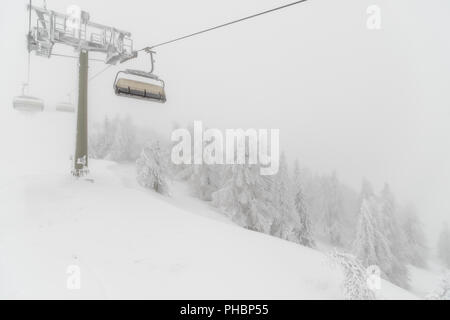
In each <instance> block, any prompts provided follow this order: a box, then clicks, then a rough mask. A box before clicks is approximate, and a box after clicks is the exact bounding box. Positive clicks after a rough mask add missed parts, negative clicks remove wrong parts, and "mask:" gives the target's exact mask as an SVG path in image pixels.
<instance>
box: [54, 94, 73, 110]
mask: <svg viewBox="0 0 450 320" xmlns="http://www.w3.org/2000/svg"><path fill="white" fill-rule="evenodd" d="M70 100H71V99H70V95H69V99H68V101H67V102H64V101H63V102H60V103H58V104H57V105H56V111H60V112H69V113H74V112H75V107H74V106H73V104H72V103H71V102H70Z"/></svg>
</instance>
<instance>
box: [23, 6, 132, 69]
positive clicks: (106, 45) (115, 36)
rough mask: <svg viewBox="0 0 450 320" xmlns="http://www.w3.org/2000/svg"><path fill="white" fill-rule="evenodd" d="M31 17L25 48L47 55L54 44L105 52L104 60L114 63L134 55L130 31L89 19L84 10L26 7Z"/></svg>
mask: <svg viewBox="0 0 450 320" xmlns="http://www.w3.org/2000/svg"><path fill="white" fill-rule="evenodd" d="M28 9H31V11H32V12H34V13H35V19H34V21H33V22H32V27H31V30H30V33H29V35H28V50H29V51H35V52H36V54H37V55H40V56H45V57H50V56H51V55H52V50H53V47H54V45H55V44H64V45H68V46H71V47H73V48H74V49H75V50H76V51H77V52H80V51H81V50H84V51H93V52H100V53H104V54H106V59H105V63H107V64H117V63H118V62H123V61H126V60H129V59H132V58H135V57H136V53H135V52H134V51H133V40H132V39H131V33H130V32H127V31H123V30H120V29H117V28H114V27H110V26H106V25H102V24H99V23H95V22H92V21H90V16H89V14H88V13H87V12H85V11H81V10H80V12H79V14H78V15H76V16H72V15H69V14H64V13H58V12H56V11H52V10H48V9H46V8H40V7H36V6H28Z"/></svg>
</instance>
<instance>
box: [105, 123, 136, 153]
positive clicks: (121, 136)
mask: <svg viewBox="0 0 450 320" xmlns="http://www.w3.org/2000/svg"><path fill="white" fill-rule="evenodd" d="M115 129H116V130H115V132H114V141H113V143H112V145H111V146H110V151H109V155H108V158H109V159H111V160H114V161H118V162H124V161H134V160H136V158H137V157H138V155H139V151H138V146H137V143H136V138H137V137H136V128H135V127H134V125H133V122H132V120H131V118H130V116H127V117H125V118H124V119H121V118H119V119H118V121H117V123H116V128H115Z"/></svg>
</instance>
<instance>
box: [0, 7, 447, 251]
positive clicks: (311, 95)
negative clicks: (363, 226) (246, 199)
mask: <svg viewBox="0 0 450 320" xmlns="http://www.w3.org/2000/svg"><path fill="white" fill-rule="evenodd" d="M286 2H288V1H287V0H284V1H281V0H258V1H256V0H251V1H250V0H249V1H245V2H243V1H238V0H229V1H218V0H192V1H175V0H164V1H163V0H153V1H143V0H129V1H126V3H125V5H124V2H116V1H106V0H95V1H92V0H91V1H87V0H70V1H66V0H60V1H55V0H49V1H47V6H48V7H49V8H51V9H53V10H55V11H63V12H64V11H65V10H66V8H67V7H68V6H69V5H71V4H76V5H79V6H80V7H81V8H82V9H83V10H86V11H88V12H89V13H90V16H91V20H92V21H95V22H99V23H103V24H107V25H113V26H115V27H117V28H120V29H124V30H127V31H130V32H131V33H132V35H133V39H134V46H135V49H138V48H142V47H144V46H148V45H153V44H156V43H159V42H162V41H166V40H169V39H172V38H175V37H178V36H181V35H184V34H187V33H191V32H195V31H198V30H199V29H203V28H206V27H210V26H214V25H217V24H220V23H223V22H227V21H229V20H233V19H236V18H240V17H242V16H246V15H249V14H253V13H255V12H258V11H262V10H266V9H269V8H272V7H274V6H277V5H280V4H284V3H286ZM34 4H35V5H39V6H40V5H41V4H42V3H41V2H40V1H34ZM371 4H377V5H378V6H380V8H381V14H382V15H381V17H382V22H381V23H382V29H381V30H369V29H367V27H366V20H367V14H366V9H367V7H368V6H369V5H371ZM123 5H124V6H123ZM2 7H3V8H2V11H1V12H0V26H1V31H2V42H1V53H0V54H1V67H2V69H1V70H2V76H0V85H1V87H2V90H1V97H0V98H1V105H2V112H1V118H2V124H3V125H2V128H3V129H6V128H8V125H13V124H8V114H9V113H10V112H12V107H11V100H12V97H13V96H14V95H18V94H19V93H20V89H21V83H22V82H23V81H25V79H26V46H25V34H26V31H27V13H26V10H25V8H26V1H17V0H16V1H12V0H6V1H3V2H2ZM449 13H450V3H449V2H448V1H446V0H431V1H419V0H396V1H387V0H377V1H366V0H359V1H356V0H341V1H333V0H309V1H308V2H306V3H304V4H301V5H298V6H295V7H292V8H290V9H287V10H283V11H279V12H276V13H273V14H271V15H267V16H263V17H259V18H256V19H254V20H250V21H246V22H243V23H241V24H237V25H234V26H230V27H228V28H224V29H220V30H216V31H213V32H210V33H207V34H204V35H200V36H198V37H195V38H190V39H187V40H184V41H180V42H177V43H173V44H170V45H167V46H164V47H161V48H158V49H157V55H156V70H155V73H156V74H158V75H160V76H161V77H162V78H163V79H164V80H165V81H166V88H167V91H166V92H167V96H168V102H167V103H166V104H164V105H161V104H151V103H148V102H142V101H132V100H126V99H124V98H119V97H116V96H115V95H114V94H113V90H112V84H113V79H114V76H115V73H116V72H117V71H118V70H120V68H125V67H126V68H129V67H134V68H142V69H148V68H149V65H148V64H147V62H148V58H147V57H145V56H143V55H140V56H139V58H138V59H136V60H134V61H130V62H127V63H126V66H125V65H124V66H116V67H112V68H110V69H108V70H107V71H106V72H104V73H103V74H102V75H101V76H99V77H97V78H96V79H95V80H93V81H92V82H91V83H90V84H89V108H90V109H89V115H90V121H92V122H95V121H101V120H102V119H103V117H104V116H105V115H108V116H114V115H116V114H130V115H131V117H132V118H133V120H134V121H135V122H136V123H137V124H139V125H141V126H146V127H149V128H153V129H155V130H157V131H160V132H161V133H163V134H166V135H167V137H168V138H169V137H170V135H169V134H170V131H171V128H172V124H173V123H174V122H177V123H179V124H181V125H185V124H188V123H192V122H193V121H194V120H200V121H202V122H203V123H204V124H206V125H208V126H210V127H217V128H223V129H224V128H244V129H245V128H267V129H271V128H277V129H280V137H281V144H282V149H283V150H285V151H286V153H287V155H288V157H289V158H290V159H291V160H293V159H294V158H296V157H298V158H299V159H300V161H301V163H302V165H304V166H307V167H310V168H312V169H313V170H314V171H316V172H318V173H326V172H329V171H332V170H336V171H337V172H338V175H339V178H340V179H341V180H342V181H343V182H345V183H348V184H350V185H351V186H353V187H354V188H356V189H359V186H360V183H361V179H362V178H363V177H366V178H367V179H369V180H370V181H372V182H373V183H374V185H375V187H376V188H377V189H380V188H381V187H382V184H383V183H384V182H388V183H389V184H390V185H391V187H392V189H393V190H394V192H395V194H396V195H397V197H398V199H399V201H400V202H402V203H409V202H411V203H413V204H414V205H415V206H416V208H417V210H418V212H419V213H420V215H421V218H422V220H423V221H424V222H425V224H426V227H427V230H428V234H429V235H430V246H432V247H434V244H435V243H434V234H436V233H437V232H438V231H439V230H440V225H441V224H442V222H443V220H447V221H448V220H449V219H448V217H449V213H450V196H449V190H450V148H449V138H450V126H449V123H450V90H449V89H448V86H449V83H450V81H449V80H450V79H449V78H450V61H449V59H448V57H450V43H449V41H448V30H450V22H449V21H448V15H449ZM55 52H58V53H65V54H72V55H75V54H76V53H74V52H73V51H72V50H71V49H69V50H68V49H66V48H63V47H58V46H56V47H55ZM104 67H105V65H104V64H102V63H98V62H91V65H90V74H91V75H93V74H95V73H96V72H98V71H100V70H102V68H104ZM31 74H32V77H31V83H32V86H31V88H30V93H31V94H33V95H37V96H40V97H42V98H44V99H45V100H46V103H47V104H48V105H49V106H52V105H53V104H54V103H56V102H57V101H59V100H64V99H66V96H67V94H68V93H70V92H75V90H76V83H77V60H75V59H64V58H60V57H52V58H51V59H49V60H47V59H45V58H42V57H37V56H34V55H33V56H32V71H31ZM72 98H73V99H75V95H73V97H72ZM2 131H3V130H2ZM2 140H4V142H3V143H8V142H9V143H10V142H11V140H10V137H8V136H7V132H6V130H5V131H4V132H2ZM10 161H11V160H10Z"/></svg>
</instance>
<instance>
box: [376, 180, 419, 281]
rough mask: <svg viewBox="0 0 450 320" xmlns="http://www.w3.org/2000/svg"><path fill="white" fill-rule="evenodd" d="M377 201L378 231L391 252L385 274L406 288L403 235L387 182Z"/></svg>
mask: <svg viewBox="0 0 450 320" xmlns="http://www.w3.org/2000/svg"><path fill="white" fill-rule="evenodd" d="M379 201H380V211H379V213H380V216H379V224H380V231H381V232H382V233H383V234H384V237H385V238H386V240H387V243H388V245H389V250H390V251H391V253H392V261H391V268H390V270H387V271H386V275H387V277H388V278H389V279H391V281H393V282H394V283H396V284H398V285H399V286H401V287H404V288H406V287H408V269H407V268H406V264H405V263H406V255H405V249H404V248H405V246H406V243H405V236H404V234H403V230H402V228H401V227H400V223H399V221H398V217H397V212H396V207H395V198H394V195H393V194H392V192H391V190H390V188H389V185H388V184H385V185H384V188H383V190H382V192H381V197H380V199H379ZM416 263H417V264H419V261H416ZM420 266H423V264H422V263H420Z"/></svg>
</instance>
